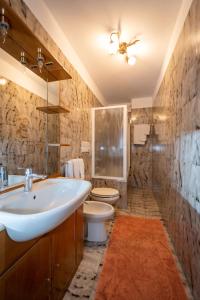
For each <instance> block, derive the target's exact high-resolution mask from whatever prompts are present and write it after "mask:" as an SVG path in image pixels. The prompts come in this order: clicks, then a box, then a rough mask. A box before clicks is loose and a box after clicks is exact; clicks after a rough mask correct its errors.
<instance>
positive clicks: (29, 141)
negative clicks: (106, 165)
mask: <svg viewBox="0 0 200 300" xmlns="http://www.w3.org/2000/svg"><path fill="white" fill-rule="evenodd" d="M0 25H1V28H2V30H1V34H0V192H1V189H5V188H7V187H8V186H9V187H10V186H13V185H17V184H19V183H22V182H23V181H24V173H25V170H24V169H26V168H32V169H33V172H35V173H37V174H47V175H51V174H55V173H59V169H60V167H59V161H60V147H61V145H60V140H59V139H60V127H59V126H60V124H59V123H60V120H59V113H61V112H62V113H63V112H68V111H67V110H66V109H65V108H63V107H60V106H59V80H65V79H70V78H71V76H70V75H69V74H68V73H67V72H66V70H65V69H64V68H63V67H62V66H61V65H60V63H59V62H58V61H57V60H56V59H55V58H54V57H53V56H52V55H51V53H50V52H49V51H48V49H47V48H46V47H45V45H42V44H41V42H40V40H39V39H38V37H37V36H35V35H34V33H33V32H32V31H31V30H30V29H29V28H28V27H27V25H26V23H25V22H24V20H23V19H21V18H20V17H19V16H18V15H17V14H16V13H15V11H14V10H13V8H12V6H11V5H9V4H8V3H6V1H3V0H0ZM62 146H66V145H62Z"/></svg>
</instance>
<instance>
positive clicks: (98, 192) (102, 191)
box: [91, 187, 119, 198]
mask: <svg viewBox="0 0 200 300" xmlns="http://www.w3.org/2000/svg"><path fill="white" fill-rule="evenodd" d="M91 195H93V196H97V197H102V198H110V197H117V196H119V191H118V190H116V189H113V188H105V187H100V188H94V189H92V191H91Z"/></svg>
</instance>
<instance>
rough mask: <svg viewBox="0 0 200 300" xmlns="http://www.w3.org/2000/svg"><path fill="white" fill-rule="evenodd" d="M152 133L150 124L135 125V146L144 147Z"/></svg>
mask: <svg viewBox="0 0 200 300" xmlns="http://www.w3.org/2000/svg"><path fill="white" fill-rule="evenodd" d="M149 132H150V125H149V124H136V125H134V144H139V145H144V144H145V142H146V139H147V135H148V134H149Z"/></svg>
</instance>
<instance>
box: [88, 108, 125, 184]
mask: <svg viewBox="0 0 200 300" xmlns="http://www.w3.org/2000/svg"><path fill="white" fill-rule="evenodd" d="M92 177H93V178H102V179H115V180H120V181H126V180H127V106H126V105H118V106H107V107H101V108H93V109H92Z"/></svg>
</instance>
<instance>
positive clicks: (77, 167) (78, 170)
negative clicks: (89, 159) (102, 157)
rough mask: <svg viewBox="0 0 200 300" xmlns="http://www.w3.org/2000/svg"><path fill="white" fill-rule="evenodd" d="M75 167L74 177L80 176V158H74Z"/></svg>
mask: <svg viewBox="0 0 200 300" xmlns="http://www.w3.org/2000/svg"><path fill="white" fill-rule="evenodd" d="M72 162H73V168H74V178H80V167H79V159H78V158H76V159H72Z"/></svg>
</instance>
